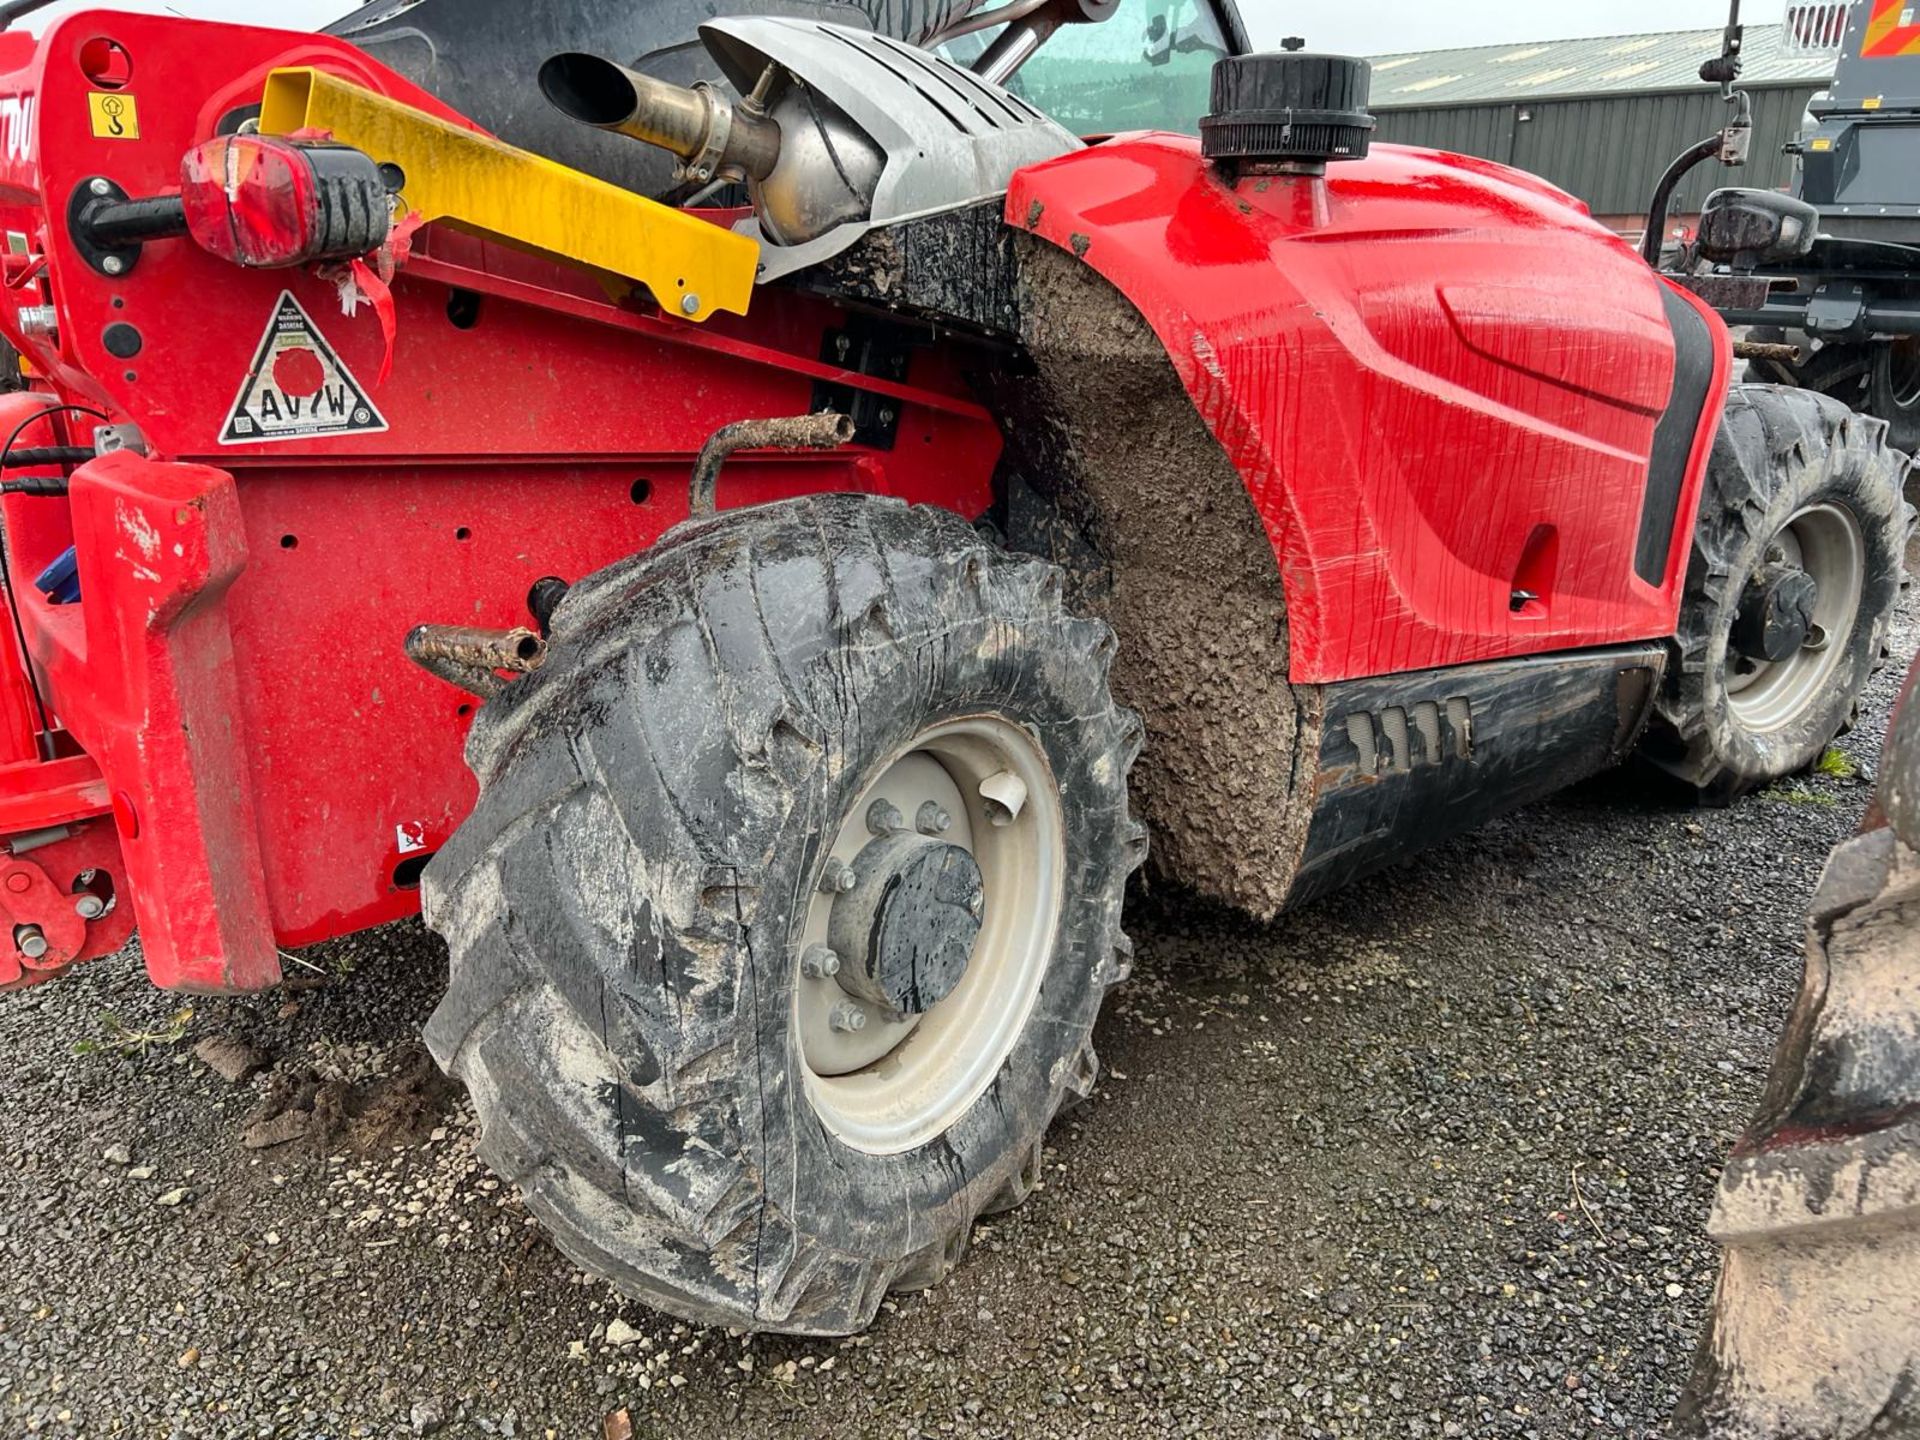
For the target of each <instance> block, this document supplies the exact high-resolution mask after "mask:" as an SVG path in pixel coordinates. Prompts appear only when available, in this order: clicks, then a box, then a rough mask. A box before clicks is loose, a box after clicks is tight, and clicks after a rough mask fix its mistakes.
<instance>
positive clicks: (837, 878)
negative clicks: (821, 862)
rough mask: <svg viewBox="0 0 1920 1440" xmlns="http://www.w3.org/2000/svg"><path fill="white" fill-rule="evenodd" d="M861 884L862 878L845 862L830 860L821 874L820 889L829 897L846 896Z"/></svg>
mask: <svg viewBox="0 0 1920 1440" xmlns="http://www.w3.org/2000/svg"><path fill="white" fill-rule="evenodd" d="M859 883H860V876H859V875H858V873H856V872H855V870H854V868H853V867H852V866H851V865H849V864H847V863H846V862H845V861H844V860H829V861H827V868H826V869H824V870H822V871H821V872H820V889H821V891H822V892H823V893H824V894H827V895H844V894H846V893H847V891H849V890H851V889H853V887H854V886H856V885H858V884H859Z"/></svg>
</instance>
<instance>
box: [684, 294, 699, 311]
mask: <svg viewBox="0 0 1920 1440" xmlns="http://www.w3.org/2000/svg"><path fill="white" fill-rule="evenodd" d="M680 313H681V314H682V315H698V314H699V313H700V297H699V296H698V295H695V294H694V293H693V292H692V291H691V290H689V291H688V292H687V293H686V294H685V295H682V296H681V297H680Z"/></svg>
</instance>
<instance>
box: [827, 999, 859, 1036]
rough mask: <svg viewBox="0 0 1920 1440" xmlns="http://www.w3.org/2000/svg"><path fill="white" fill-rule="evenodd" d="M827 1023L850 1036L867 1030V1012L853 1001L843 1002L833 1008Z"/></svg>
mask: <svg viewBox="0 0 1920 1440" xmlns="http://www.w3.org/2000/svg"><path fill="white" fill-rule="evenodd" d="M827 1023H828V1024H829V1025H831V1026H832V1027H833V1028H834V1029H836V1030H838V1031H840V1032H842V1033H843V1034H849V1035H850V1034H852V1033H853V1032H854V1031H856V1030H864V1029H866V1028H867V1012H866V1011H865V1010H863V1009H861V1008H860V1007H859V1006H858V1005H855V1004H854V1003H853V1002H852V1001H851V1000H846V1001H842V1002H841V1003H840V1004H838V1005H836V1006H834V1007H833V1013H832V1014H831V1015H829V1016H827Z"/></svg>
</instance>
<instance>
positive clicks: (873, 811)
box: [867, 800, 907, 835]
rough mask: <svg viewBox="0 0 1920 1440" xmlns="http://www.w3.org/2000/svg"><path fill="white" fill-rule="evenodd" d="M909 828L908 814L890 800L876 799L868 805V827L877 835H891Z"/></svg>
mask: <svg viewBox="0 0 1920 1440" xmlns="http://www.w3.org/2000/svg"><path fill="white" fill-rule="evenodd" d="M906 828H907V819H906V816H904V815H902V814H901V813H900V807H899V806H897V805H895V804H894V803H893V802H892V801H890V800H876V801H874V802H873V804H871V805H869V806H868V807H867V829H868V830H870V831H872V832H873V833H874V834H875V835H891V834H893V832H894V831H896V830H904V829H906Z"/></svg>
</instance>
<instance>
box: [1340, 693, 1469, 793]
mask: <svg viewBox="0 0 1920 1440" xmlns="http://www.w3.org/2000/svg"><path fill="white" fill-rule="evenodd" d="M1344 724H1345V726H1346V732H1347V739H1348V740H1349V741H1350V742H1351V743H1352V745H1353V749H1354V755H1355V763H1354V768H1355V769H1356V770H1357V771H1358V772H1359V773H1360V774H1362V775H1409V774H1411V773H1412V772H1413V771H1415V770H1418V769H1421V768H1422V767H1425V766H1429V765H1440V764H1444V763H1445V762H1447V761H1449V760H1471V759H1472V758H1473V707H1472V705H1471V704H1470V703H1469V701H1468V700H1467V699H1466V697H1465V696H1460V695H1456V696H1454V697H1452V698H1451V699H1449V700H1447V701H1446V702H1445V704H1444V705H1443V704H1442V703H1441V702H1440V701H1437V700H1421V701H1418V702H1416V703H1415V704H1413V705H1410V706H1402V705H1389V706H1387V707H1386V708H1385V709H1382V710H1378V711H1356V712H1354V713H1352V714H1350V715H1348V716H1347V717H1346V719H1345V721H1344Z"/></svg>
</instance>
